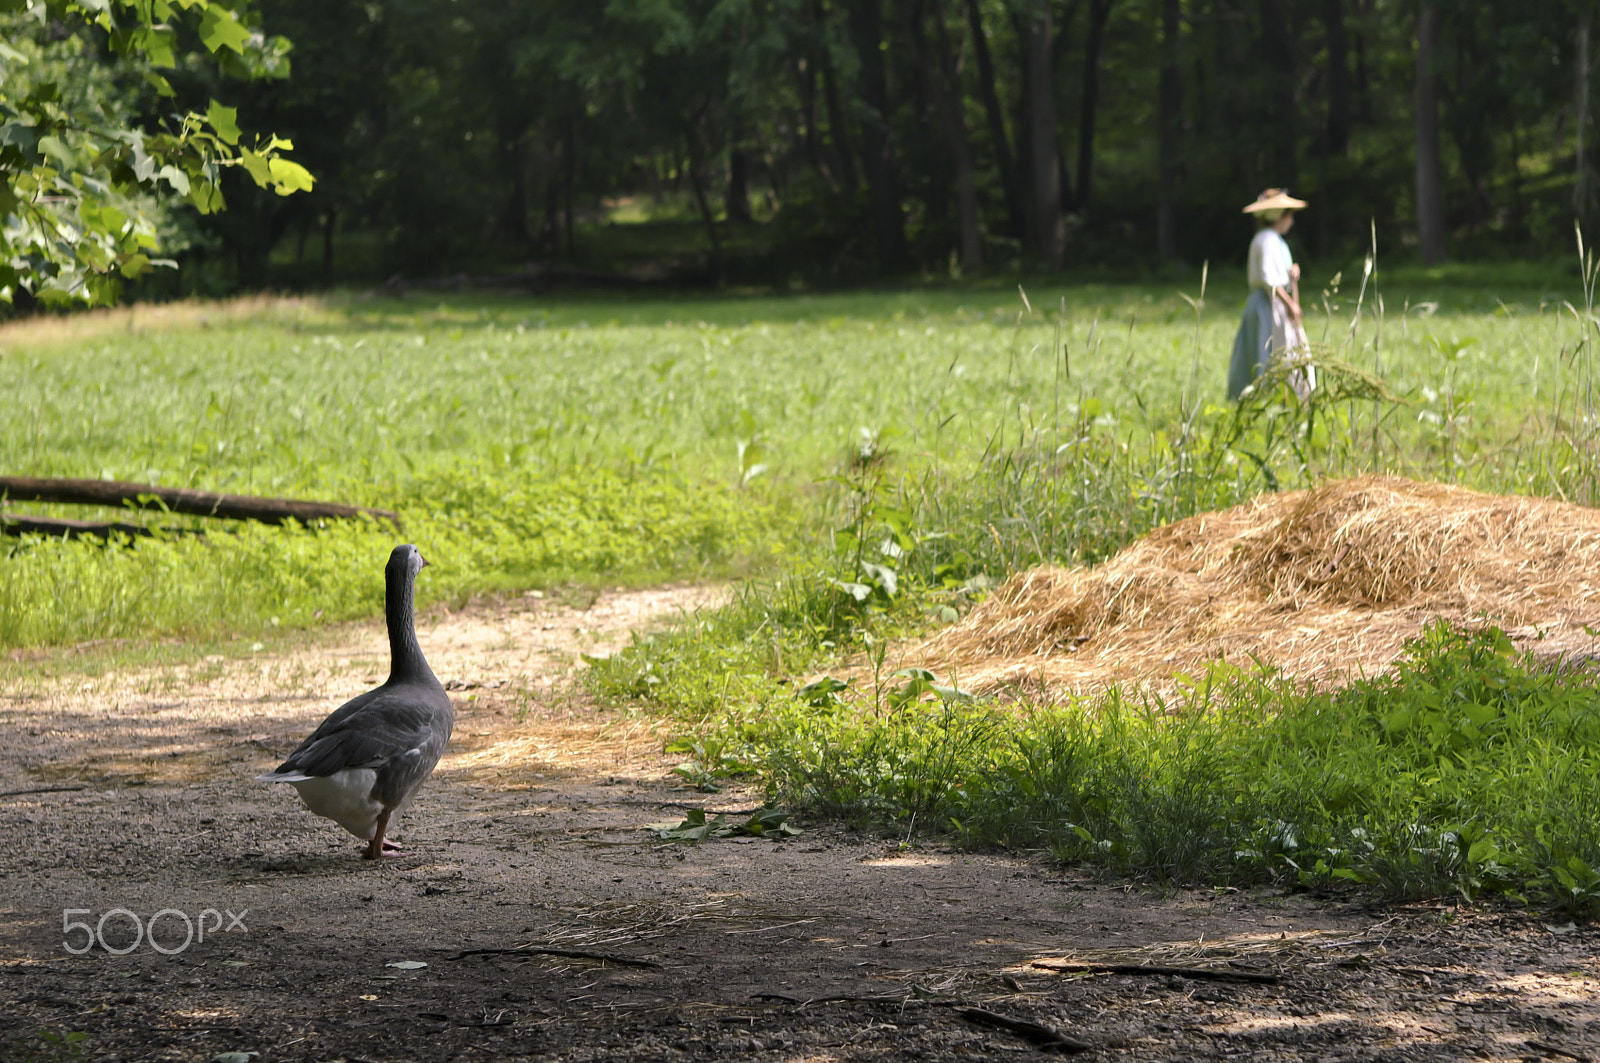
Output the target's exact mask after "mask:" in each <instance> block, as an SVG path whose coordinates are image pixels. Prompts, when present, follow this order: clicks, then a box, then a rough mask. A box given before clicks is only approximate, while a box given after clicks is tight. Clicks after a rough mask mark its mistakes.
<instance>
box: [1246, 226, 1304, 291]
mask: <svg viewBox="0 0 1600 1063" xmlns="http://www.w3.org/2000/svg"><path fill="white" fill-rule="evenodd" d="M1292 265H1294V255H1292V254H1290V253H1289V243H1288V241H1286V240H1285V239H1284V238H1283V237H1281V236H1279V235H1278V233H1277V230H1275V229H1262V230H1261V231H1260V232H1258V233H1256V238H1255V239H1254V240H1251V241H1250V266H1249V270H1248V273H1249V276H1250V287H1252V288H1287V287H1288V286H1289V267H1290V266H1292Z"/></svg>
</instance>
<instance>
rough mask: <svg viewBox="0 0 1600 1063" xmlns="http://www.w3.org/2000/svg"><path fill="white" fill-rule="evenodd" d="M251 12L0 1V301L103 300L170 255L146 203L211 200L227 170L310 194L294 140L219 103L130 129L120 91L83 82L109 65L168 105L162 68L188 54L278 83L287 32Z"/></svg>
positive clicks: (162, 0) (188, 1) (229, 3)
mask: <svg viewBox="0 0 1600 1063" xmlns="http://www.w3.org/2000/svg"><path fill="white" fill-rule="evenodd" d="M257 21H258V20H257V19H256V17H255V16H254V13H253V12H252V11H251V10H250V8H249V7H248V2H247V0H172V2H168V0H0V219H3V222H0V300H4V301H6V302H12V301H15V299H16V296H17V293H18V291H19V290H24V291H27V292H29V293H31V295H32V296H33V297H34V298H36V299H38V300H39V301H40V302H43V303H45V304H47V305H63V304H67V303H73V302H82V303H90V304H93V303H101V302H106V301H110V300H112V299H114V298H115V297H116V295H117V293H118V291H119V290H120V287H121V282H122V280H123V279H124V278H134V277H138V276H140V275H141V274H143V273H146V272H148V271H149V270H150V269H152V268H154V267H157V266H171V265H173V263H172V262H171V261H170V260H167V259H162V258H159V257H156V256H158V255H159V254H160V252H161V239H160V236H159V233H158V230H157V225H156V206H157V203H158V202H159V201H160V200H161V199H163V198H166V197H172V196H177V197H181V198H183V199H185V200H187V201H188V202H189V203H190V204H192V205H193V206H194V207H195V209H197V210H198V211H200V212H201V213H202V214H206V213H211V212H213V211H217V210H221V209H222V208H223V206H224V203H223V197H222V192H221V190H220V181H221V176H222V173H223V172H224V171H225V170H227V169H228V168H230V167H234V168H240V169H242V170H243V171H244V172H245V173H246V174H248V175H249V176H250V178H251V179H252V180H253V181H254V182H255V183H256V184H257V185H258V186H260V187H262V188H270V189H272V190H273V191H274V192H277V193H278V194H279V195H285V196H287V195H292V194H293V193H295V192H299V191H309V190H310V188H311V187H312V184H313V182H314V178H313V177H312V175H311V174H310V172H309V171H307V170H306V169H305V167H303V166H301V165H300V164H298V163H296V162H294V161H292V160H291V159H289V158H288V157H287V155H286V153H287V152H289V151H291V150H292V149H293V147H294V145H293V144H292V143H290V141H288V140H287V139H284V138H282V137H278V136H275V135H272V134H266V135H247V134H245V133H244V132H242V131H241V130H240V128H239V123H238V115H237V111H236V110H235V109H234V108H232V107H227V106H225V105H223V104H221V103H219V102H217V101H216V100H211V101H210V103H209V106H207V107H206V109H205V110H204V111H203V112H201V111H196V110H184V111H173V112H171V113H169V114H167V115H166V116H165V117H164V118H163V119H162V120H161V121H159V122H157V123H151V124H147V125H144V126H141V125H138V124H136V123H135V122H134V121H133V120H132V118H131V116H130V115H129V113H128V110H127V107H126V104H125V99H124V98H125V97H126V95H127V94H126V93H120V94H119V93H114V92H106V93H96V92H94V91H92V90H91V89H90V88H89V87H88V86H89V85H90V84H91V83H92V82H93V81H94V80H95V79H96V78H104V77H105V76H106V70H107V69H114V70H115V71H116V72H117V73H119V74H121V75H126V76H134V77H137V78H139V79H141V80H142V82H143V83H144V85H146V86H147V87H148V88H149V89H150V90H153V91H154V92H155V93H156V94H157V95H158V96H160V97H161V98H163V99H173V98H175V95H176V94H175V92H174V90H173V88H172V86H171V84H169V82H168V81H167V78H166V77H165V75H164V74H163V73H162V71H163V70H168V69H172V68H174V67H176V66H177V65H178V64H179V63H180V62H182V61H184V60H185V59H186V58H187V56H188V54H189V53H203V55H204V57H205V59H206V60H207V61H209V62H210V63H212V64H214V65H215V66H216V67H217V68H218V69H219V70H220V71H221V73H223V74H224V75H226V76H230V77H234V78H241V79H244V78H284V77H287V76H288V74H289V59H288V53H289V49H290V44H289V42H288V41H287V40H286V39H284V38H283V37H268V36H266V35H265V34H263V33H262V32H261V31H260V30H259V29H258V28H257ZM86 57H87V58H86ZM97 60H98V61H97Z"/></svg>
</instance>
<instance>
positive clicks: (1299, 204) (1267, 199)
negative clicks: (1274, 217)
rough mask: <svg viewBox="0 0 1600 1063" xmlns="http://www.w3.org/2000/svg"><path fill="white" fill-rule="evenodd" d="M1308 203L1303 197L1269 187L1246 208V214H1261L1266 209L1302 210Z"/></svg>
mask: <svg viewBox="0 0 1600 1063" xmlns="http://www.w3.org/2000/svg"><path fill="white" fill-rule="evenodd" d="M1305 205H1306V201H1305V200H1303V199H1296V198H1294V197H1293V196H1291V195H1290V194H1289V193H1288V192H1285V191H1284V190H1283V189H1281V188H1269V189H1267V190H1266V191H1265V192H1263V193H1261V194H1260V195H1259V196H1257V197H1256V201H1255V202H1254V203H1252V204H1250V205H1249V206H1248V207H1246V208H1244V213H1246V214H1260V213H1261V212H1262V211H1264V210H1274V211H1281V210H1300V209H1301V208H1303V207H1304V206H1305Z"/></svg>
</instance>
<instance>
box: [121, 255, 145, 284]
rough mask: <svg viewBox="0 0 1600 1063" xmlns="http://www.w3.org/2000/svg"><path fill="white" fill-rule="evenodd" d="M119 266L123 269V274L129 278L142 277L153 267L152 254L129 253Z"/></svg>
mask: <svg viewBox="0 0 1600 1063" xmlns="http://www.w3.org/2000/svg"><path fill="white" fill-rule="evenodd" d="M119 268H120V269H121V270H122V275H123V276H124V277H127V278H129V279H132V278H134V277H142V276H144V275H145V274H146V273H149V272H150V270H151V268H152V267H151V265H150V256H149V255H129V256H128V257H127V258H125V259H123V260H122V262H121V264H120V266H119Z"/></svg>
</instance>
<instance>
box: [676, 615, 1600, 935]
mask: <svg viewBox="0 0 1600 1063" xmlns="http://www.w3.org/2000/svg"><path fill="white" fill-rule="evenodd" d="M894 682H895V683H896V684H898V685H896V686H894V687H892V688H891V689H890V690H889V691H888V693H887V694H886V696H883V697H878V698H872V699H869V708H868V710H867V711H860V708H859V706H846V705H845V704H843V703H841V702H839V701H838V700H837V699H836V698H829V697H828V696H827V695H826V693H824V694H823V695H822V696H817V694H816V691H817V690H818V688H816V687H813V688H811V690H810V692H809V694H808V696H806V697H802V698H798V699H797V698H790V699H788V700H787V701H781V702H774V703H772V704H770V705H768V706H767V707H766V708H765V710H764V711H762V712H754V713H734V714H731V715H724V716H722V717H720V718H719V719H718V721H717V726H716V727H715V728H714V729H713V730H712V731H711V732H709V733H710V734H712V735H713V737H712V738H711V739H710V742H711V744H713V745H714V746H715V747H716V748H718V749H719V750H722V751H723V754H722V756H723V759H724V761H725V762H726V763H728V764H730V765H732V766H734V768H735V770H739V769H743V768H745V767H748V766H751V765H755V766H757V767H759V769H760V770H761V771H762V772H763V773H764V775H765V777H766V779H767V780H768V786H769V788H770V791H771V795H770V796H771V797H772V798H773V799H777V800H784V801H788V802H790V803H792V804H794V805H796V806H798V807H800V808H806V809H813V810H820V811H825V812H829V813H832V814H835V815H841V816H845V817H848V818H851V819H854V820H857V821H859V822H862V823H865V824H870V825H873V826H883V827H893V828H895V829H898V830H907V829H917V828H923V829H928V830H934V831H940V832H944V833H946V834H948V835H953V836H955V837H956V838H958V839H960V840H962V841H964V842H965V843H967V844H972V845H1004V846H1013V847H1029V848H1038V847H1048V848H1050V849H1052V850H1054V851H1055V852H1056V853H1057V855H1059V856H1060V857H1061V858H1063V859H1067V860H1072V861H1078V862H1087V863H1089V864H1093V865H1098V866H1101V867H1104V868H1106V869H1108V870H1112V871H1116V872H1120V873H1136V874H1140V875H1144V876H1147V877H1149V878H1152V879H1154V880H1157V881H1161V882H1167V883H1181V884H1189V883H1201V882H1208V883H1233V884H1240V885H1243V884H1249V883H1262V882H1270V883H1279V884H1288V885H1296V886H1301V887H1323V888H1325V887H1329V886H1333V885H1338V884H1340V883H1345V884H1352V883H1355V884H1365V885H1368V886H1372V887H1375V888H1377V889H1379V890H1381V891H1382V892H1384V893H1386V894H1388V895H1389V896H1392V897H1396V898H1408V899H1409V898H1417V897H1435V896H1440V895H1460V896H1463V897H1465V898H1467V899H1468V900H1474V899H1477V898H1479V897H1482V896H1487V895H1491V894H1506V895H1510V896H1512V897H1514V898H1520V899H1524V900H1529V901H1533V902H1536V903H1539V904H1542V905H1547V906H1554V907H1557V908H1562V909H1565V910H1569V911H1573V912H1585V913H1587V912H1593V911H1596V910H1600V819H1597V818H1596V812H1597V811H1600V768H1597V760H1596V757H1595V753H1596V751H1597V750H1600V713H1596V712H1595V711H1594V707H1593V706H1594V702H1595V696H1596V690H1595V685H1594V677H1593V676H1592V675H1587V674H1585V675H1578V676H1574V675H1560V674H1557V673H1554V672H1552V671H1551V670H1550V669H1549V668H1548V667H1547V666H1544V665H1541V664H1540V663H1538V662H1536V661H1534V660H1532V659H1531V658H1528V657H1524V656H1522V655H1520V654H1518V653H1516V652H1515V651H1513V650H1512V648H1511V646H1510V643H1509V642H1508V641H1507V640H1506V638H1505V636H1504V635H1503V634H1501V633H1500V632H1498V631H1494V630H1492V629H1491V630H1487V631H1481V632H1475V633H1464V632H1459V631H1453V630H1450V629H1447V628H1444V627H1435V628H1431V629H1429V631H1428V632H1427V633H1426V634H1425V635H1424V636H1422V637H1421V638H1419V639H1417V640H1416V641H1414V642H1413V643H1411V644H1410V645H1409V646H1408V652H1407V655H1406V656H1405V657H1404V658H1403V659H1402V661H1401V662H1400V663H1399V664H1398V666H1397V667H1396V668H1395V669H1394V670H1393V671H1392V672H1391V673H1389V674H1386V675H1384V676H1381V677H1376V678H1370V679H1363V680H1361V681H1359V682H1355V683H1352V684H1350V685H1349V686H1347V687H1345V688H1343V689H1340V690H1334V691H1318V690H1314V689H1311V688H1309V687H1305V686H1301V685H1299V684H1296V683H1294V682H1291V681H1288V680H1286V679H1283V678H1281V677H1280V676H1277V675H1275V674H1272V673H1270V672H1267V671H1262V670H1254V669H1252V670H1243V669H1239V668H1237V667H1233V666H1229V665H1223V664H1219V665H1217V666H1215V667H1213V668H1212V669H1210V670H1209V671H1208V672H1207V674H1205V675H1204V676H1201V677H1199V678H1197V679H1195V680H1194V681H1192V682H1191V683H1189V684H1188V685H1187V686H1185V687H1184V688H1183V689H1182V690H1181V692H1180V693H1179V694H1178V695H1177V696H1175V697H1174V698H1172V699H1171V700H1167V701H1162V700H1159V699H1154V698H1142V699H1138V700H1130V699H1129V698H1127V697H1126V696H1125V695H1124V694H1123V693H1121V692H1120V691H1118V690H1115V689H1114V690H1111V691H1109V692H1108V693H1106V694H1104V695H1100V696H1097V697H1093V698H1087V699H1081V700H1079V699H1075V700H1072V701H1069V702H1066V703H1061V704H1047V705H1035V706H1021V707H1018V706H1011V707H1005V708H1002V707H1000V706H997V705H993V704H983V703H978V702H973V701H971V700H970V699H966V698H963V697H961V696H960V695H959V694H957V693H956V692H954V691H951V690H949V689H935V688H932V687H930V686H927V685H926V684H925V683H922V682H919V679H918V678H917V677H914V676H913V677H908V678H906V679H903V680H898V679H897V680H895V681H894ZM908 692H909V693H910V696H905V695H906V694H907V693H908ZM930 693H933V694H936V695H937V696H927V695H928V694H930ZM702 741H705V740H702Z"/></svg>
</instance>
